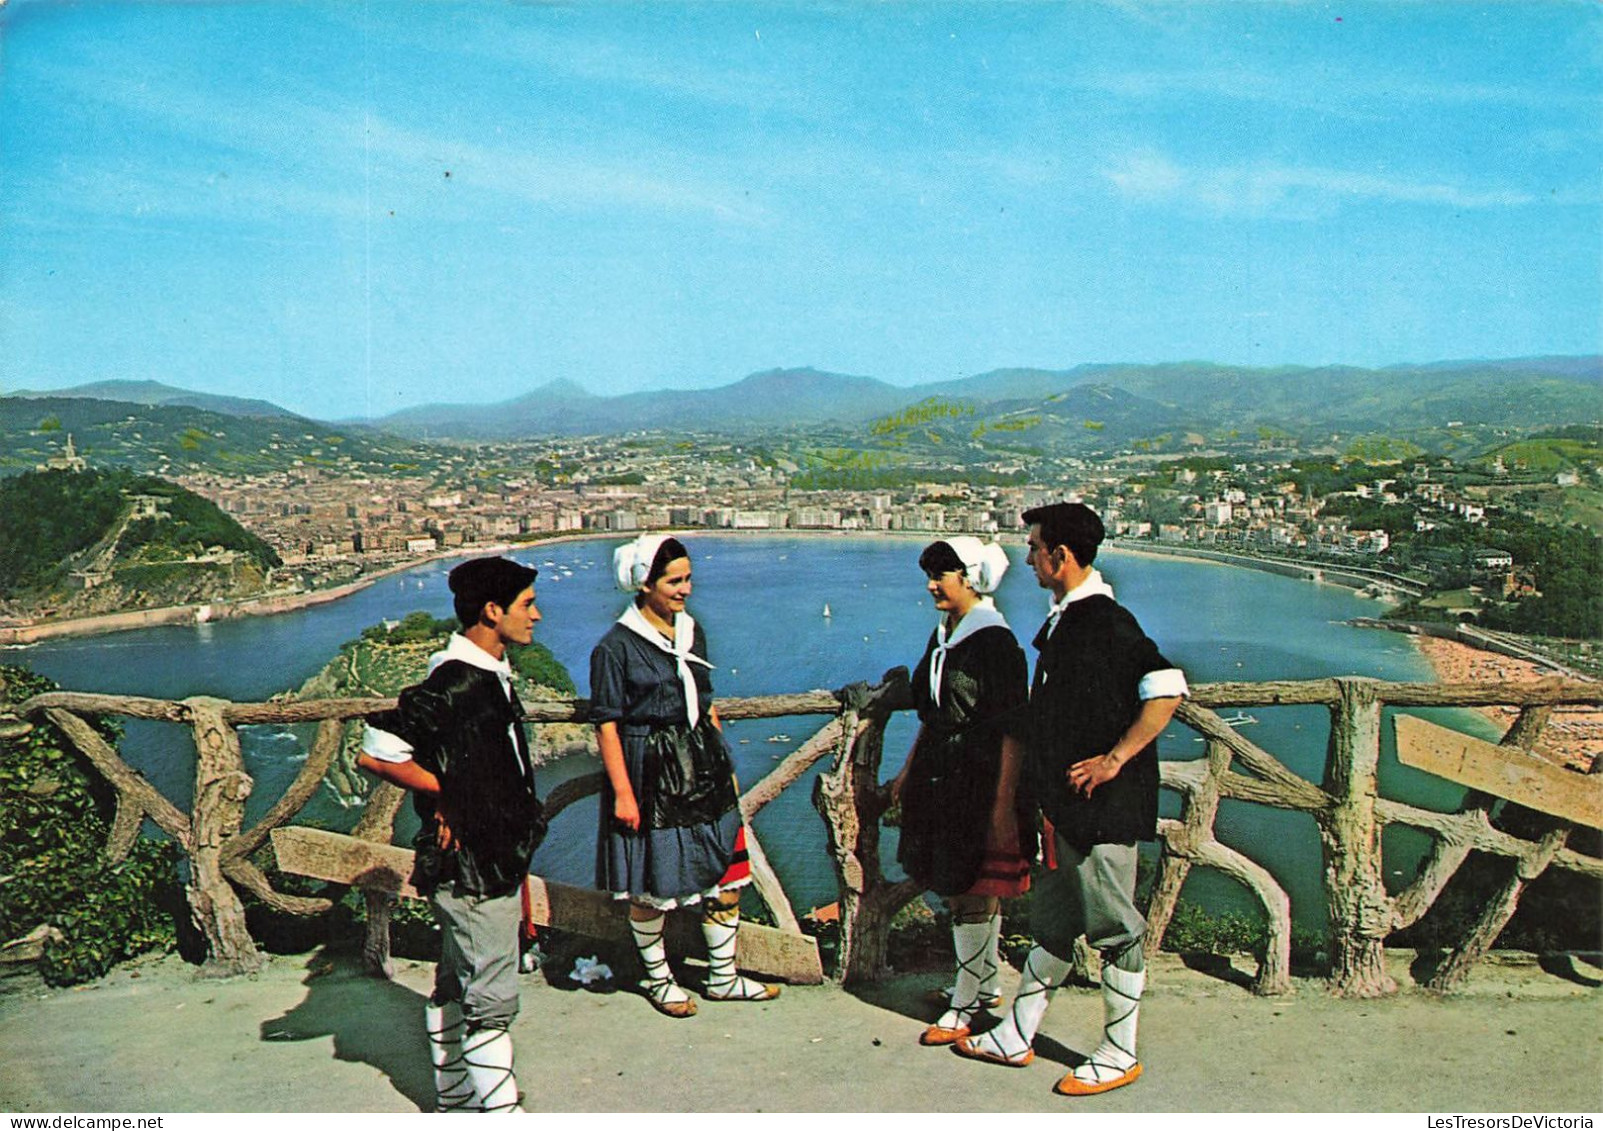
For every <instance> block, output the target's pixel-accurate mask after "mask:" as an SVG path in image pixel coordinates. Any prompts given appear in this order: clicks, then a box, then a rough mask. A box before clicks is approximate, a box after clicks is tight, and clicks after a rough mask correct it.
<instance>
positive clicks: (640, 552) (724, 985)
mask: <svg viewBox="0 0 1603 1131" xmlns="http://www.w3.org/2000/svg"><path fill="white" fill-rule="evenodd" d="M613 571H614V576H615V577H616V579H617V583H618V587H619V588H620V589H622V590H623V591H624V592H627V593H632V594H633V595H634V599H633V600H632V601H631V602H630V603H629V605H628V606H627V607H626V608H625V609H624V611H623V615H622V616H620V617H619V618H618V620H617V623H615V624H614V625H613V626H612V628H610V629H609V630H608V631H607V634H606V635H605V636H603V637H602V638H601V642H600V643H599V644H597V645H596V647H595V650H594V651H593V652H592V653H591V654H590V721H591V722H593V723H594V724H595V726H596V734H597V739H598V742H599V745H600V747H601V762H602V766H603V768H604V769H605V771H606V775H605V776H606V781H605V784H604V786H603V788H602V794H601V827H600V835H599V837H598V839H597V846H596V886H597V887H599V888H601V889H603V890H605V891H609V892H611V893H612V894H613V896H614V898H616V899H619V900H627V901H628V903H629V926H630V928H631V930H632V932H633V934H634V939H635V946H636V947H637V949H638V950H639V952H640V960H641V962H642V964H643V965H644V966H645V972H646V976H645V979H644V980H643V981H642V982H641V989H642V990H643V991H644V992H645V995H646V997H647V999H648V1000H649V1001H650V1002H651V1004H652V1005H653V1006H655V1007H656V1008H657V1010H658V1011H659V1012H661V1013H664V1014H666V1015H668V1016H669V1017H689V1016H691V1015H693V1014H694V1013H695V1012H696V1003H695V1001H694V1000H692V999H691V997H690V995H689V994H687V993H686V992H685V991H684V990H683V989H682V988H681V987H680V986H679V984H678V983H677V982H675V981H674V977H673V971H672V969H671V968H670V967H669V965H668V957H667V951H666V948H665V947H664V945H663V925H664V922H665V920H666V914H667V912H668V911H671V910H673V909H674V908H677V907H686V906H691V905H700V907H701V908H702V920H701V926H702V933H703V936H704V937H705V939H706V942H707V960H708V974H707V984H706V987H705V990H704V996H705V997H706V998H707V999H708V1000H709V1001H766V1000H768V999H769V998H772V997H775V996H777V995H778V993H779V987H778V986H769V985H764V984H763V983H761V982H757V981H754V980H752V979H750V978H746V977H743V976H741V975H740V974H737V973H736V972H735V937H736V932H737V931H738V929H739V926H740V889H741V888H742V887H744V886H745V885H746V884H747V883H749V882H750V880H751V865H750V863H749V861H748V860H747V857H746V830H745V826H744V824H743V822H742V820H741V816H740V806H739V798H738V795H737V791H736V785H735V779H734V771H733V767H732V766H731V763H730V757H729V746H728V743H727V742H726V741H725V740H724V736H723V730H722V727H721V726H720V724H719V721H718V711H717V708H716V707H714V706H713V703H712V683H711V680H710V679H709V677H708V673H709V671H710V670H711V667H712V665H711V664H710V663H709V662H708V661H707V644H706V638H705V636H704V635H703V634H702V632H701V631H700V629H699V628H698V626H697V625H696V622H695V621H694V620H693V619H692V618H691V616H690V614H689V613H688V612H686V611H685V601H686V599H687V598H688V597H689V596H690V592H691V580H690V574H691V568H690V555H689V552H688V551H686V549H685V547H684V545H683V543H681V542H680V541H679V540H678V539H677V538H673V537H669V536H666V535H642V536H641V537H639V538H637V539H635V540H634V541H633V542H629V543H626V544H625V545H623V546H620V547H619V548H618V550H617V551H616V552H615V553H614V555H613Z"/></svg>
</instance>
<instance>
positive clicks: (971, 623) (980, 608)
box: [930, 597, 1008, 707]
mask: <svg viewBox="0 0 1603 1131" xmlns="http://www.w3.org/2000/svg"><path fill="white" fill-rule="evenodd" d="M994 625H1000V626H1001V627H1003V628H1006V627H1007V626H1008V625H1007V619H1006V618H1005V617H1003V616H1002V614H1001V612H999V611H998V610H997V607H996V604H995V603H994V602H993V601H992V600H991V599H990V598H989V597H981V598H980V599H979V601H977V602H976V603H975V605H974V607H973V608H971V609H970V610H969V611H968V612H966V613H964V614H963V619H962V620H960V621H958V622H957V628H956V629H955V630H953V632H952V635H951V636H947V635H946V618H945V617H942V618H941V622H940V623H939V624H937V625H936V626H935V650H934V651H933V652H931V653H930V699H931V701H932V702H934V704H935V705H936V706H937V707H939V706H940V705H941V683H942V681H943V680H944V679H945V677H946V653H948V652H950V651H951V650H952V649H953V648H956V647H957V646H958V645H959V644H961V643H963V641H965V640H967V639H968V638H969V637H970V636H973V635H974V634H975V633H976V632H978V631H979V630H980V629H982V628H991V627H992V626H994Z"/></svg>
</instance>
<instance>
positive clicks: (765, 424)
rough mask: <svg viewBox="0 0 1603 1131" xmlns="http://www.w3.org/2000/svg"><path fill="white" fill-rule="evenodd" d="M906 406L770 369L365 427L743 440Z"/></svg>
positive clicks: (543, 394) (490, 435)
mask: <svg viewBox="0 0 1603 1131" xmlns="http://www.w3.org/2000/svg"><path fill="white" fill-rule="evenodd" d="M909 399H910V398H909V396H908V391H907V390H906V389H900V388H897V387H896V386H894V385H889V384H886V383H885V382H883V381H877V380H875V379H873V378H871V377H850V376H845V375H842V374H838V373H823V372H820V371H818V370H816V369H771V370H768V371H767V372H764V373H753V374H752V375H751V376H749V377H745V378H743V379H741V380H739V381H737V382H735V383H734V384H732V385H725V386H722V387H721V388H716V389H667V390H658V391H654V392H646V393H626V394H624V395H622V396H616V397H600V396H595V395H593V394H591V393H587V392H585V391H584V390H583V389H581V388H579V387H578V386H577V385H574V384H572V383H571V382H566V381H559V382H551V383H549V384H546V385H542V386H540V387H539V388H537V389H535V390H534V391H533V392H530V393H527V394H525V395H523V396H521V397H516V398H514V399H512V400H507V401H501V402H499V403H496V404H488V405H429V406H425V407H422V408H413V409H404V410H402V411H400V412H397V413H393V414H391V415H389V416H385V417H381V418H380V419H378V420H375V421H373V422H372V423H373V424H374V425H375V426H377V427H379V428H382V429H384V430H386V431H390V432H395V433H397V434H400V435H405V436H427V437H430V438H444V437H450V438H454V439H471V440H507V439H514V438H518V437H524V436H540V435H547V436H550V435H569V436H573V435H592V434H602V433H617V432H637V431H649V430H653V429H666V428H673V429H685V428H694V429H698V430H704V431H729V432H741V433H746V432H752V431H763V430H769V429H774V428H788V427H793V426H806V425H815V424H823V423H830V422H834V423H854V422H859V421H861V420H863V419H864V418H866V417H870V416H874V415H877V414H879V413H884V412H889V411H891V410H893V409H895V408H896V407H898V406H900V405H903V404H906V403H908V401H909ZM911 399H916V398H911Z"/></svg>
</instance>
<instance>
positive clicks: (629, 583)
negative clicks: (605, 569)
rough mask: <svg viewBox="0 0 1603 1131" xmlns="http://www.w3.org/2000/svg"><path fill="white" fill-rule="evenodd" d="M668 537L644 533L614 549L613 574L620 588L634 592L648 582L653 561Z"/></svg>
mask: <svg viewBox="0 0 1603 1131" xmlns="http://www.w3.org/2000/svg"><path fill="white" fill-rule="evenodd" d="M668 537H669V536H668V535H666V534H642V535H641V536H640V537H638V538H636V539H635V540H634V541H633V542H625V543H624V544H623V545H621V546H619V547H618V548H617V549H616V550H614V551H612V574H613V579H614V580H615V581H617V583H618V588H619V589H622V590H623V591H624V592H625V593H634V592H637V591H638V590H639V589H640V587H641V586H643V585H644V584H645V583H646V577H647V575H648V574H650V573H651V563H652V561H653V560H654V559H655V558H656V556H657V551H658V550H660V549H661V548H662V544H663V543H664V542H666V541H667V540H668Z"/></svg>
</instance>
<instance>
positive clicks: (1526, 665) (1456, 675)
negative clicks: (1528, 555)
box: [1413, 636, 1603, 772]
mask: <svg viewBox="0 0 1603 1131" xmlns="http://www.w3.org/2000/svg"><path fill="white" fill-rule="evenodd" d="M1413 639H1414V640H1415V641H1416V642H1417V643H1418V645H1419V649H1420V652H1421V653H1422V654H1423V655H1424V656H1425V659H1427V660H1428V661H1430V665H1431V667H1432V668H1434V669H1435V671H1436V678H1437V679H1438V680H1440V681H1441V682H1442V683H1493V682H1506V683H1533V682H1535V681H1536V680H1539V679H1550V678H1552V676H1553V673H1552V671H1551V670H1549V669H1547V668H1544V667H1542V666H1541V665H1540V664H1534V663H1531V662H1530V661H1527V660H1516V659H1514V658H1513V657H1511V656H1503V655H1499V654H1498V653H1496V652H1486V651H1483V650H1482V649H1480V648H1474V647H1471V646H1470V645H1468V644H1464V643H1461V642H1459V641H1456V640H1442V639H1440V638H1438V637H1434V636H1416V637H1414V638H1413ZM1477 710H1479V711H1480V712H1481V714H1483V715H1485V716H1486V717H1487V718H1488V719H1490V720H1491V721H1492V722H1494V723H1496V724H1497V726H1498V728H1499V729H1500V730H1503V731H1506V730H1507V729H1508V728H1509V727H1510V726H1512V725H1513V724H1514V720H1515V718H1516V717H1517V716H1518V715H1519V711H1518V710H1517V709H1516V708H1514V707H1481V708H1477ZM1536 752H1537V753H1538V754H1542V755H1545V756H1546V757H1548V758H1551V759H1553V760H1554V761H1555V762H1557V763H1559V764H1561V765H1565V766H1569V767H1570V768H1572V769H1576V770H1581V771H1582V772H1586V771H1589V770H1590V769H1591V768H1592V766H1593V765H1594V763H1596V761H1597V758H1598V756H1599V754H1603V711H1599V710H1594V709H1592V708H1590V707H1556V708H1554V710H1553V714H1552V717H1551V718H1549V719H1548V722H1547V726H1546V728H1545V729H1544V730H1543V732H1542V738H1541V740H1540V741H1539V742H1538V743H1537V745H1536Z"/></svg>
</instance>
